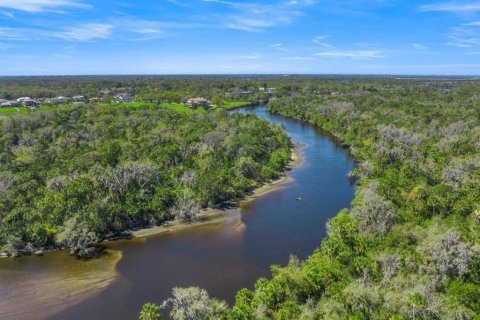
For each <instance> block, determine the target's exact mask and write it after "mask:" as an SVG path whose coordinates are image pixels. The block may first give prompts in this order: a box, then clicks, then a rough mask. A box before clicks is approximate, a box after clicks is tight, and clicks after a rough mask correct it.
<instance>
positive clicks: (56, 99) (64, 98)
mask: <svg viewBox="0 0 480 320" xmlns="http://www.w3.org/2000/svg"><path fill="white" fill-rule="evenodd" d="M69 100H70V98H68V97H64V96H59V97H56V98H55V101H56V102H57V103H67V102H68V101H69Z"/></svg>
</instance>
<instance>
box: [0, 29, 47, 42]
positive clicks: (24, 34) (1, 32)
mask: <svg viewBox="0 0 480 320" xmlns="http://www.w3.org/2000/svg"><path fill="white" fill-rule="evenodd" d="M37 33H38V32H37V31H36V30H31V29H24V28H10V27H0V39H5V40H10V41H28V40H32V36H34V35H35V34H37Z"/></svg>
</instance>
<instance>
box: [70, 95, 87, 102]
mask: <svg viewBox="0 0 480 320" xmlns="http://www.w3.org/2000/svg"><path fill="white" fill-rule="evenodd" d="M72 99H73V100H75V101H83V100H85V97H84V96H73V97H72Z"/></svg>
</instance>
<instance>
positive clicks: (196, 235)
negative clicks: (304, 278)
mask: <svg viewBox="0 0 480 320" xmlns="http://www.w3.org/2000/svg"><path fill="white" fill-rule="evenodd" d="M236 112H242V113H255V114H257V115H258V116H261V117H264V118H265V119H267V120H269V121H272V122H274V123H278V124H282V125H283V126H284V127H285V129H286V131H287V132H288V134H289V136H290V137H291V139H292V140H293V141H297V142H300V143H301V144H303V145H304V148H303V149H302V151H301V152H302V155H303V157H304V162H303V164H302V165H300V166H298V167H295V168H294V169H293V170H292V171H291V172H290V175H291V177H292V178H293V181H291V182H289V183H287V184H284V185H282V187H280V188H278V189H277V190H275V191H274V192H271V193H268V194H266V195H264V196H262V197H259V198H258V199H255V200H253V201H250V202H248V203H244V204H242V206H241V208H240V209H230V210H228V211H227V216H228V217H227V219H225V220H223V221H221V222H218V223H214V224H209V225H203V226H198V227H192V228H188V229H185V230H182V231H179V232H175V233H171V234H163V235H157V236H152V237H148V238H142V239H140V238H138V239H133V240H121V241H116V242H110V243H108V245H107V246H108V252H110V254H109V256H107V257H105V258H102V259H98V260H93V261H79V260H76V259H74V258H72V257H70V256H68V254H67V253H66V252H50V253H47V254H46V255H45V256H43V257H22V258H4V259H1V260H0V319H2V320H11V319H15V320H16V319H22V320H23V319H25V320H29V319H53V320H57V319H58V320H59V319H74V320H77V319H78V320H80V319H82V320H83V319H104V320H108V319H112V320H113V319H115V320H122V319H136V318H137V315H138V312H139V310H140V309H141V306H142V305H143V303H144V302H155V303H160V302H161V301H163V300H164V299H166V298H168V297H169V296H170V293H171V290H172V288H173V287H175V286H199V287H202V288H205V289H207V290H208V292H209V293H210V295H211V296H215V297H217V298H220V299H224V300H226V301H227V302H228V303H230V304H231V303H232V302H233V300H234V295H235V293H236V292H237V291H238V290H239V289H241V288H243V287H248V288H252V287H253V284H254V283H255V280H256V279H258V278H259V277H268V276H269V274H270V273H269V267H270V265H272V264H279V265H284V264H285V263H286V262H287V261H288V259H289V256H290V255H291V254H294V255H296V256H298V257H300V258H302V259H304V258H306V257H307V256H308V255H309V254H310V253H312V252H313V251H314V249H315V248H317V247H318V245H319V244H320V241H321V239H322V238H323V237H324V236H325V232H326V228H325V227H326V223H327V221H328V220H329V219H331V218H332V217H334V216H335V215H336V213H337V212H338V211H339V210H340V209H342V208H346V207H348V206H349V204H350V202H351V200H352V198H353V195H354V191H355V190H354V187H353V186H352V185H350V184H349V180H348V178H347V174H348V172H349V171H350V170H352V169H353V166H354V164H353V160H352V158H351V157H350V156H349V154H348V152H347V151H346V150H344V149H342V148H341V147H340V146H339V145H338V144H337V143H335V141H334V140H332V138H331V137H330V136H329V135H327V134H325V133H324V132H322V131H321V130H320V129H318V128H315V127H313V126H312V125H309V124H305V123H302V122H299V121H297V120H293V119H287V118H284V117H281V116H276V115H272V114H270V113H268V112H267V111H266V109H265V107H253V108H243V109H240V110H238V111H236ZM297 198H301V201H298V200H297Z"/></svg>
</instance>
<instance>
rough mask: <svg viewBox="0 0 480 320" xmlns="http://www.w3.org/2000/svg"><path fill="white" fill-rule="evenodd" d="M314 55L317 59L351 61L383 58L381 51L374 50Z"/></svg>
mask: <svg viewBox="0 0 480 320" xmlns="http://www.w3.org/2000/svg"><path fill="white" fill-rule="evenodd" d="M315 55H316V56H319V57H328V58H351V59H376V58H383V57H384V54H383V53H382V52H381V51H376V50H353V51H340V50H336V51H322V52H318V53H316V54H315Z"/></svg>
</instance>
